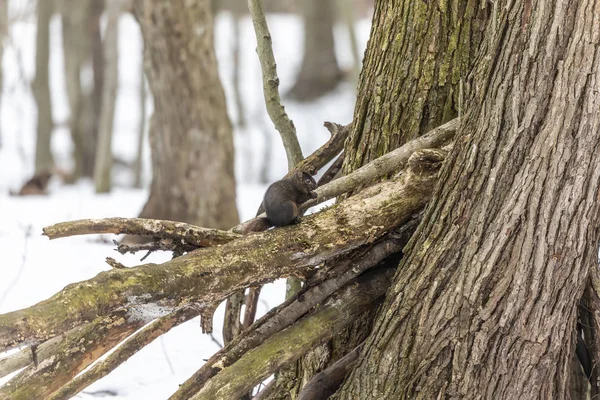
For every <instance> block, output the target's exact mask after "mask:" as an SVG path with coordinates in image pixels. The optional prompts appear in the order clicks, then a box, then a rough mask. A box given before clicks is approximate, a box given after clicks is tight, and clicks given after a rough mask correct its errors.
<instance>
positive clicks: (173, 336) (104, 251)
mask: <svg viewBox="0 0 600 400" xmlns="http://www.w3.org/2000/svg"><path fill="white" fill-rule="evenodd" d="M32 4H34V3H33V2H31V1H30V0H27V1H25V0H19V1H14V0H13V1H12V2H11V3H10V14H11V17H13V18H16V17H17V16H20V17H19V18H18V20H17V21H15V22H14V23H13V24H12V25H11V31H10V40H9V42H8V45H7V49H6V51H5V56H4V60H3V65H2V67H3V71H4V82H5V84H4V88H3V93H2V103H1V108H0V130H1V133H0V135H1V145H0V146H1V147H0V254H1V255H2V268H1V269H0V313H4V312H9V311H12V310H16V309H19V308H23V307H27V306H30V305H32V304H35V303H36V302H38V301H41V300H43V299H45V298H47V297H49V296H51V295H52V294H54V293H56V292H57V291H59V290H60V289H62V288H63V287H64V286H65V285H67V284H69V283H71V282H75V281H81V280H84V279H89V278H92V277H93V276H95V275H96V274H97V273H99V272H100V271H103V270H107V269H109V267H108V266H107V265H106V264H105V263H104V259H105V257H107V256H112V257H115V258H117V259H118V260H119V261H121V262H122V263H124V264H125V265H129V266H133V265H137V264H139V258H140V257H141V255H137V256H134V255H127V256H121V255H119V254H117V253H115V252H114V250H113V246H112V244H111V240H112V239H113V237H109V236H100V235H98V236H87V237H75V238H67V239H59V240H54V241H49V240H48V239H47V238H45V237H42V236H41V231H42V228H43V227H44V226H46V225H50V224H52V223H56V222H60V221H65V220H72V219H79V218H99V217H109V216H122V217H134V216H136V215H137V214H138V212H139V211H140V209H141V207H142V206H143V204H144V202H145V200H146V196H147V194H148V193H147V190H146V189H143V190H134V189H130V188H129V186H130V184H131V181H132V177H131V175H130V173H129V172H128V171H126V170H117V171H116V172H115V174H114V177H115V183H116V184H115V186H116V188H115V189H114V190H113V192H112V193H110V194H108V195H96V194H95V193H94V191H93V185H92V184H91V182H89V181H82V182H80V183H78V184H77V185H73V186H63V185H62V184H61V183H60V182H58V181H57V180H53V181H52V182H51V185H50V195H49V196H46V197H40V198H33V197H30V198H17V197H10V196H9V195H8V191H9V190H17V189H18V187H19V185H20V184H21V183H22V182H23V181H24V180H25V179H27V178H28V177H29V176H30V175H31V173H32V170H33V156H34V152H35V118H36V109H35V103H34V102H33V98H32V95H31V91H30V89H29V88H28V84H27V82H30V81H31V79H32V78H33V75H34V61H35V53H34V51H35V18H34V15H32V14H31V10H32V9H33V7H32ZM268 22H269V25H270V28H271V32H272V35H273V38H274V52H275V57H276V59H277V65H278V72H279V76H280V80H281V91H282V93H285V92H286V90H287V89H289V88H290V87H291V86H292V84H293V79H294V77H295V74H296V73H297V70H298V68H299V66H300V61H301V57H302V51H301V49H302V22H301V20H300V19H298V18H297V17H293V16H287V15H270V16H269V17H268ZM369 25H370V22H369V21H367V20H364V21H359V23H358V24H357V33H358V36H359V39H360V42H361V44H362V46H363V48H364V45H365V44H366V40H367V37H368V33H369ZM231 32H232V19H231V18H230V16H229V15H228V14H221V15H219V16H218V17H217V19H216V33H215V35H216V49H217V57H218V60H219V69H220V73H221V79H222V82H223V85H224V88H225V91H226V94H227V97H228V107H229V111H230V115H231V116H232V117H235V115H236V110H235V104H234V102H233V100H232V99H233V96H232V91H233V89H232V76H233V64H232V54H231V48H232V35H231ZM120 33H121V37H120V42H119V50H120V65H119V71H120V78H121V81H120V87H119V94H118V102H117V112H116V116H115V138H114V141H113V152H114V153H115V154H116V155H117V156H118V157H119V158H122V159H125V160H129V161H131V160H133V158H134V151H135V143H136V140H137V136H136V135H137V127H138V124H139V120H140V116H139V105H138V100H137V93H138V88H139V81H140V79H139V78H140V76H139V74H140V62H141V37H140V32H139V28H138V26H137V24H136V22H135V20H134V19H133V18H132V17H131V16H130V15H124V16H123V17H122V19H121V22H120ZM345 33H346V30H345V28H344V27H343V26H338V27H336V31H335V34H336V38H337V39H338V48H337V49H336V50H337V51H338V58H339V61H340V64H341V65H342V66H343V67H346V68H349V67H350V66H351V65H352V59H351V53H350V49H349V47H348V40H347V37H346V36H345ZM241 39H242V44H241V56H240V57H241V60H242V65H243V69H242V70H241V79H242V85H241V91H242V96H243V99H244V107H245V108H246V113H247V119H248V126H247V127H246V128H245V129H239V128H237V127H236V128H235V145H236V177H237V181H238V192H237V195H238V198H237V204H238V209H239V211H240V217H241V218H242V219H248V218H250V217H252V216H253V213H254V212H255V210H256V207H257V205H258V204H259V203H260V200H261V197H262V194H263V193H264V190H265V189H266V184H264V183H259V171H260V168H261V166H262V163H263V162H264V160H263V158H264V156H263V154H264V151H265V150H264V144H265V138H264V134H263V132H268V140H270V141H271V142H272V145H273V153H272V155H271V158H270V160H269V162H270V165H271V168H270V170H269V174H268V175H269V176H268V178H269V179H268V180H269V181H272V180H275V179H277V178H278V177H280V176H282V175H283V174H284V172H285V170H286V158H285V153H284V151H283V148H282V146H281V141H280V139H279V137H278V134H277V132H276V131H275V130H274V129H273V127H272V124H271V122H270V120H269V119H268V116H267V114H266V111H265V110H264V100H263V97H262V83H261V79H260V67H259V63H258V59H257V58H256V53H255V50H254V49H255V45H256V44H255V37H254V32H253V30H252V24H251V21H250V20H249V19H248V18H246V19H244V20H243V21H242V24H241ZM61 42H62V38H61V27H60V20H59V19H58V18H54V19H53V20H52V24H51V48H52V52H51V61H50V76H51V87H52V98H53V101H54V104H53V106H54V109H53V115H54V120H55V121H56V122H59V123H60V122H64V121H66V119H67V118H68V116H69V109H68V104H67V99H66V95H65V88H64V76H63V62H62V45H61ZM84 79H86V78H85V76H84ZM284 104H285V106H286V110H287V111H288V113H289V114H290V117H291V118H292V119H293V120H294V122H295V124H296V127H297V129H298V134H299V139H300V143H301V145H302V148H303V151H304V153H305V154H306V155H307V154H310V153H311V152H312V151H313V150H315V149H316V148H317V147H318V146H320V145H321V144H322V143H324V142H325V141H326V140H327V138H328V136H329V133H328V132H327V131H326V130H325V128H323V121H334V122H339V123H347V122H349V121H350V120H351V118H352V111H353V105H354V88H353V87H352V85H351V84H348V83H346V84H342V85H340V87H339V88H338V89H337V90H336V91H335V92H333V93H331V94H329V95H328V96H326V97H324V98H322V99H319V100H317V101H316V102H314V103H312V104H308V105H301V104H295V103H293V102H290V101H288V100H285V99H284ZM148 105H149V107H148V110H147V115H146V118H147V117H148V116H149V115H150V114H151V112H152V110H151V101H150V100H149V101H148ZM233 120H234V121H235V118H233ZM52 150H53V154H54V156H55V158H56V162H57V163H58V164H59V165H60V166H61V167H63V168H70V167H71V166H72V162H71V160H70V156H69V155H70V152H71V150H72V144H71V141H70V138H69V132H68V130H67V129H66V128H65V127H64V126H62V127H61V126H59V127H57V128H56V129H55V130H54V132H53V139H52ZM144 161H145V168H144V178H145V179H144V181H145V183H146V186H147V184H148V183H149V180H150V167H149V162H150V157H149V149H148V145H147V144H146V147H145V152H144ZM169 258H170V257H169V255H168V254H156V253H155V254H152V255H151V256H150V257H149V258H148V259H147V261H148V262H162V261H166V260H168V259H169ZM284 286H285V284H284V282H283V281H278V282H275V283H272V284H269V285H266V286H265V288H264V289H263V291H262V294H261V302H260V305H259V315H262V314H264V313H265V312H266V311H267V310H268V309H269V308H270V307H273V306H275V305H276V304H278V303H279V302H281V300H282V299H283V295H284ZM222 320H223V305H221V307H219V309H218V311H217V313H216V314H215V321H214V326H215V335H214V336H215V338H216V339H217V340H218V341H219V342H221V341H222V338H221V335H220V328H221V325H222ZM217 349H218V346H217V345H216V344H215V343H214V342H213V341H212V340H211V338H210V337H209V336H207V335H202V334H201V331H200V328H199V321H198V319H194V320H192V321H190V322H188V323H186V324H183V325H181V326H179V327H177V328H174V329H173V330H172V331H171V332H169V333H168V334H166V335H164V336H163V337H161V338H160V339H158V340H156V341H154V342H153V343H152V344H150V345H149V346H147V347H146V348H144V349H143V350H142V351H140V352H139V353H138V354H136V355H135V356H133V357H131V358H130V359H129V360H128V361H127V362H125V363H124V364H123V365H121V366H120V367H119V368H118V369H117V370H116V371H114V372H113V373H112V374H110V375H109V376H107V377H105V378H104V379H102V380H100V381H98V382H96V383H95V384H93V385H92V386H90V387H89V388H87V389H86V390H85V391H84V392H83V393H81V394H79V395H78V396H76V398H79V399H88V398H95V397H96V396H97V395H98V394H99V393H101V392H105V391H108V392H114V393H116V396H114V397H112V398H115V399H128V400H129V399H164V398H167V397H168V396H169V395H170V394H171V393H173V392H174V391H175V390H176V389H177V387H178V385H179V384H180V383H182V382H183V381H184V380H185V379H186V378H188V377H189V376H190V375H191V374H192V373H193V372H194V371H196V370H197V369H198V368H199V367H200V365H201V364H202V363H203V359H206V358H208V357H209V356H210V355H211V354H212V353H214V352H215V351H216V350H217ZM0 357H2V356H1V355H0ZM5 381H6V379H4V380H2V379H0V384H3V383H4V382H5ZM94 393H95V394H96V396H94Z"/></svg>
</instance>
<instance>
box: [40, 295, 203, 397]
mask: <svg viewBox="0 0 600 400" xmlns="http://www.w3.org/2000/svg"><path fill="white" fill-rule="evenodd" d="M198 313H199V310H197V309H195V308H193V307H184V308H181V309H179V310H177V311H175V312H174V313H172V314H169V315H165V316H164V317H161V318H159V319H157V320H156V321H154V322H153V323H152V324H150V325H148V326H147V327H145V328H144V329H142V330H141V331H139V332H137V333H136V334H134V335H133V336H131V337H129V338H127V339H126V341H125V343H123V344H122V345H121V346H120V347H119V348H118V349H116V350H115V351H114V352H113V353H111V354H110V355H109V356H108V357H107V358H106V359H104V360H102V361H100V362H98V363H97V364H96V365H94V366H93V367H92V368H90V369H89V370H87V371H86V372H84V373H83V374H82V375H79V376H77V377H76V378H74V379H73V380H71V381H70V382H69V383H67V384H66V385H65V386H63V387H61V388H60V389H59V390H58V391H56V392H54V393H53V394H52V395H51V396H50V397H49V398H48V400H68V399H70V398H71V397H73V396H75V395H76V394H77V393H79V392H81V391H82V390H83V389H85V388H86V387H88V386H89V385H91V384H92V383H94V382H96V381H97V380H98V379H100V378H103V377H104V376H106V375H108V374H109V373H110V372H111V371H113V370H114V369H116V368H117V367H118V366H119V365H121V364H122V363H124V362H125V361H127V359H128V358H129V357H131V356H132V355H134V354H135V353H137V352H138V351H140V350H141V349H142V348H144V346H146V345H148V344H150V343H151V342H152V341H153V340H154V339H156V338H158V337H159V336H161V335H163V334H165V333H167V332H168V331H170V330H171V328H173V327H175V326H177V325H180V324H182V323H184V322H186V321H189V320H191V319H192V318H195V317H196V316H197V315H198Z"/></svg>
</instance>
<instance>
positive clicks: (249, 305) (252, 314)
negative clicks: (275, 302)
mask: <svg viewBox="0 0 600 400" xmlns="http://www.w3.org/2000/svg"><path fill="white" fill-rule="evenodd" d="M260 289H261V287H260V286H253V287H251V288H250V289H248V296H246V311H245V312H244V323H243V324H242V326H243V327H244V329H247V328H249V327H250V325H252V324H253V323H254V319H255V318H256V309H257V307H258V299H259V296H260Z"/></svg>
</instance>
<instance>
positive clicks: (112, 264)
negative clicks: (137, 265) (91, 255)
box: [106, 257, 127, 269]
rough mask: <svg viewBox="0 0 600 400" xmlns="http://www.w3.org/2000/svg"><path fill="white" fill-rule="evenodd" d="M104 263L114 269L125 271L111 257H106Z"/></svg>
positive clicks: (122, 266)
mask: <svg viewBox="0 0 600 400" xmlns="http://www.w3.org/2000/svg"><path fill="white" fill-rule="evenodd" d="M106 263H107V264H108V265H110V266H111V267H112V268H115V269H127V267H126V266H125V265H123V264H121V263H120V262H118V261H117V260H115V259H114V258H112V257H106Z"/></svg>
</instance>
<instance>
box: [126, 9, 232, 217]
mask: <svg viewBox="0 0 600 400" xmlns="http://www.w3.org/2000/svg"><path fill="white" fill-rule="evenodd" d="M135 12H136V16H137V18H138V20H139V22H140V26H141V28H142V34H143V36H144V41H145V51H144V53H145V60H146V61H145V62H146V75H147V77H148V82H149V85H150V88H151V90H152V94H153V97H154V110H155V111H154V115H153V117H152V119H151V121H150V145H151V147H152V168H153V172H152V174H153V175H152V186H151V188H150V198H149V199H148V202H147V203H146V205H145V206H144V209H143V211H142V213H141V216H143V217H150V218H161V219H171V220H176V221H185V222H189V223H194V224H197V225H202V226H207V227H213V228H231V227H232V226H234V225H235V224H236V223H237V222H238V213H237V209H236V204H235V179H234V174H233V135H232V129H231V124H230V122H229V119H228V117H227V110H226V105H225V95H224V93H223V88H222V86H221V82H220V80H219V76H218V73H217V61H216V57H215V52H214V47H213V18H212V15H211V12H210V1H209V0H195V1H183V0H177V1H164V0H162V1H161V0H137V1H136V3H135Z"/></svg>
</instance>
